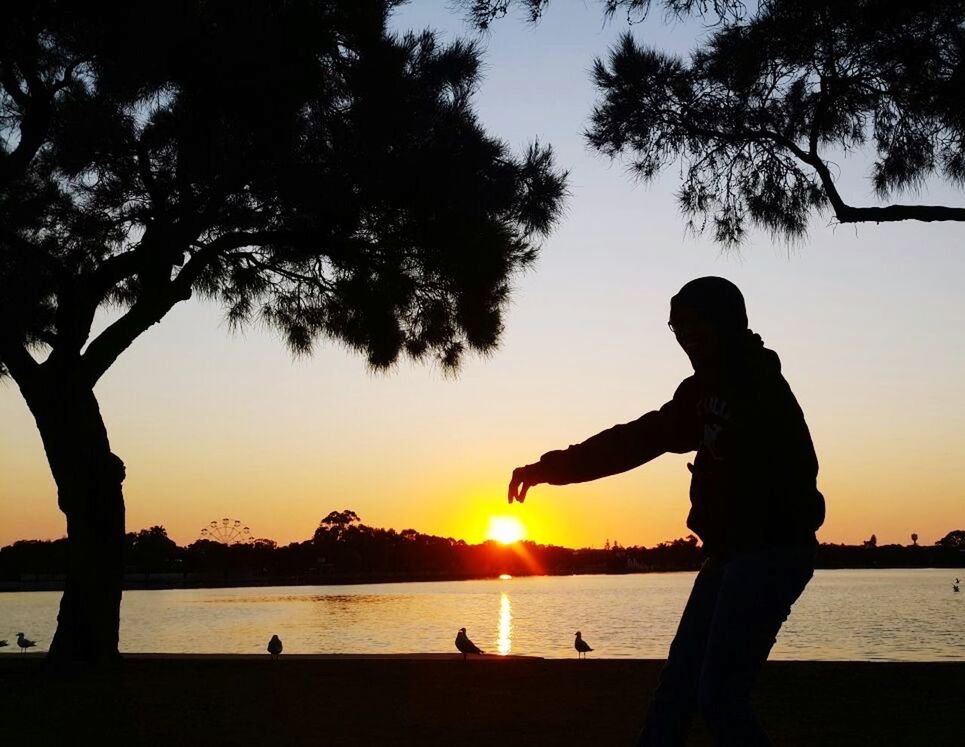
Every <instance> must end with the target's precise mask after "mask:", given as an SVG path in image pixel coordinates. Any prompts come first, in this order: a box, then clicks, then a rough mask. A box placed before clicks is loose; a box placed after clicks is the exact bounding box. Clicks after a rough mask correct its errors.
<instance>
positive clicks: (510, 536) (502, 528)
mask: <svg viewBox="0 0 965 747" xmlns="http://www.w3.org/2000/svg"><path fill="white" fill-rule="evenodd" d="M525 536H526V527H524V526H523V523H522V522H521V521H520V520H519V519H517V518H514V517H512V516H493V517H492V518H491V519H490V520H489V531H488V532H487V533H486V537H487V539H491V540H496V541H497V542H502V543H503V544H504V545H511V544H512V543H513V542H519V541H520V540H521V539H523V538H524V537H525Z"/></svg>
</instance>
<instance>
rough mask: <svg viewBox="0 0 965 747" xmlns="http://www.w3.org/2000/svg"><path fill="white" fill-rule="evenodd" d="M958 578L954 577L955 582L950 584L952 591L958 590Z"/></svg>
mask: <svg viewBox="0 0 965 747" xmlns="http://www.w3.org/2000/svg"><path fill="white" fill-rule="evenodd" d="M958 584H959V580H958V579H957V578H956V579H955V583H953V584H952V591H958Z"/></svg>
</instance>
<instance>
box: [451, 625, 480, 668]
mask: <svg viewBox="0 0 965 747" xmlns="http://www.w3.org/2000/svg"><path fill="white" fill-rule="evenodd" d="M456 648H458V649H459V652H460V653H461V654H462V658H463V661H465V660H466V659H467V658H468V656H469V654H481V653H482V651H480V650H479V646H477V645H476V644H475V643H473V642H472V641H470V640H469V636H467V635H466V629H465V628H459V632H458V633H456Z"/></svg>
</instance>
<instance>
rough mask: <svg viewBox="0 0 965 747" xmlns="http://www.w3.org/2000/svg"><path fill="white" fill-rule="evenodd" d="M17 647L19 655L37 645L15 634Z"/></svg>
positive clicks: (21, 634)
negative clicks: (18, 647)
mask: <svg viewBox="0 0 965 747" xmlns="http://www.w3.org/2000/svg"><path fill="white" fill-rule="evenodd" d="M17 645H18V646H20V653H21V654H22V653H23V652H24V651H26V650H27V649H28V648H33V647H34V646H36V645H37V642H36V641H29V640H27V639H26V638H24V637H23V633H17Z"/></svg>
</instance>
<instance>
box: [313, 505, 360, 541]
mask: <svg viewBox="0 0 965 747" xmlns="http://www.w3.org/2000/svg"><path fill="white" fill-rule="evenodd" d="M361 521H362V520H361V519H359V515H358V514H357V513H355V512H354V511H352V510H350V509H345V510H344V511H332V512H330V513H329V514H328V516H326V517H325V518H324V519H322V520H321V521H320V522H318V529H316V530H315V539H316V541H318V540H319V538H320V537H331V538H332V539H333V540H334V541H335V542H338V541H339V540H341V539H342V538H343V537H344V536H345V532H346V531H347V530H348V528H349V527H351V526H352V525H353V524H360V523H361Z"/></svg>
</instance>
